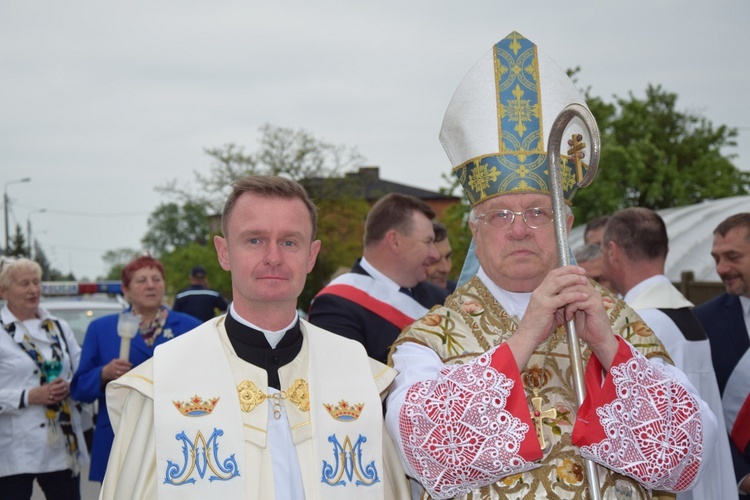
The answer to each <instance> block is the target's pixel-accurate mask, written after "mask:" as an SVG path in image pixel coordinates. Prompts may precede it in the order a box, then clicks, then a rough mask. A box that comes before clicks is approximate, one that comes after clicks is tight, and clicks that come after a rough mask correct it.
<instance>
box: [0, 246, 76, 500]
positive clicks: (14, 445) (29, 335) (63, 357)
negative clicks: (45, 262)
mask: <svg viewBox="0 0 750 500" xmlns="http://www.w3.org/2000/svg"><path fill="white" fill-rule="evenodd" d="M41 278H42V269H41V267H39V264H37V263H36V262H34V261H31V260H29V259H18V260H15V259H5V260H3V261H2V262H0V296H2V298H4V299H5V307H3V309H2V311H0V320H2V328H1V329H0V450H2V459H0V496H2V497H3V498H31V494H32V489H33V482H34V479H36V480H37V482H38V483H39V486H40V487H41V488H42V491H44V494H45V496H46V497H47V498H48V499H54V498H61V499H62V498H73V499H77V498H80V482H79V474H78V472H79V466H80V465H83V464H86V463H88V453H87V452H86V446H85V444H84V438H83V432H82V431H81V417H80V414H79V412H78V410H77V408H76V406H75V404H74V403H73V401H72V400H71V398H70V390H69V388H70V385H69V380H70V378H71V377H72V376H73V373H74V372H75V370H76V368H77V367H78V360H79V359H80V356H81V348H80V347H79V346H78V344H77V343H76V340H75V337H74V336H73V331H72V330H71V329H70V326H68V324H67V323H65V321H63V320H61V319H58V318H55V317H54V316H51V315H50V314H49V313H48V312H47V311H46V310H45V309H44V308H43V307H41V306H40V305H39V298H40V296H41V294H42V286H41Z"/></svg>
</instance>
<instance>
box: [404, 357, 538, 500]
mask: <svg viewBox="0 0 750 500" xmlns="http://www.w3.org/2000/svg"><path fill="white" fill-rule="evenodd" d="M493 356H494V358H495V359H493ZM508 356H509V357H510V360H508V359H506V358H507V357H508ZM508 361H511V362H512V363H510V364H511V365H512V366H513V367H515V362H514V361H512V354H511V353H510V349H508V348H507V346H501V347H500V348H499V349H497V350H495V351H490V352H488V353H486V354H484V355H482V356H480V357H478V358H476V359H475V360H473V361H472V362H470V363H467V364H465V365H454V366H450V367H445V368H443V369H442V370H441V371H440V375H439V377H438V379H437V380H426V381H423V382H419V383H416V384H414V385H412V386H411V387H410V388H409V389H408V391H407V393H406V397H405V400H404V404H403V406H402V408H401V412H400V415H399V431H400V434H401V440H402V446H403V451H404V455H405V458H406V460H407V462H408V464H409V466H410V468H411V469H412V470H413V471H414V473H415V474H416V475H417V479H418V480H419V481H420V482H421V483H422V485H423V486H424V487H425V488H426V489H427V491H428V492H429V493H430V495H431V496H433V497H434V498H450V497H454V496H461V495H463V494H465V493H467V492H469V491H471V490H473V489H476V488H479V487H482V486H484V485H487V484H491V483H494V482H496V481H497V480H498V479H500V478H502V477H505V476H508V475H511V474H517V473H519V472H524V471H527V470H530V469H533V468H535V467H536V465H535V464H534V463H532V462H530V461H529V460H534V459H537V458H540V457H541V449H540V448H539V445H538V442H537V441H536V437H535V434H534V432H530V429H531V427H530V418H525V419H522V418H518V417H516V416H514V413H516V414H520V415H529V411H528V407H527V404H526V400H525V397H524V393H523V388H522V387H520V390H514V386H515V385H516V383H515V380H514V379H513V378H509V377H508V376H506V374H504V373H501V372H500V371H498V370H497V369H496V368H495V366H506V365H507V363H508ZM515 370H516V372H517V368H516V369H515ZM516 375H517V373H516ZM518 385H519V386H520V384H518ZM519 397H520V401H518V398H519ZM517 404H520V405H521V407H522V409H523V411H520V412H519V411H518V410H516V408H515V406H516V405H517ZM514 410H516V411H514ZM527 438H531V440H528V439H527ZM524 456H526V458H524Z"/></svg>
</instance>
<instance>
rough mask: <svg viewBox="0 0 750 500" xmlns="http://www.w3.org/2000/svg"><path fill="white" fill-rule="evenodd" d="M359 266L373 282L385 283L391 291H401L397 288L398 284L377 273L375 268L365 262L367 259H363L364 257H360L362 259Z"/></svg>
mask: <svg viewBox="0 0 750 500" xmlns="http://www.w3.org/2000/svg"><path fill="white" fill-rule="evenodd" d="M359 265H360V266H361V267H362V269H364V270H365V271H366V272H367V274H369V275H370V277H371V278H372V279H374V280H375V281H379V282H380V283H385V284H386V285H388V286H389V287H393V290H394V291H396V292H398V291H399V290H400V289H401V287H400V286H399V284H398V283H396V282H395V281H393V280H392V279H391V278H389V277H388V276H386V275H385V274H383V273H381V272H380V271H378V270H377V269H375V267H373V265H372V264H370V263H369V262H367V259H365V258H364V257H362V259H360V261H359Z"/></svg>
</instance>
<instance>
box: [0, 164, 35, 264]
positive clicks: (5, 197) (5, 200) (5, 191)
mask: <svg viewBox="0 0 750 500" xmlns="http://www.w3.org/2000/svg"><path fill="white" fill-rule="evenodd" d="M30 181H31V177H24V178H23V179H16V180H13V181H8V182H6V183H5V185H4V186H3V207H4V209H5V248H4V252H3V253H4V254H7V253H8V242H9V240H10V238H9V236H8V207H9V205H10V199H9V198H8V186H9V185H11V184H20V183H21V182H30Z"/></svg>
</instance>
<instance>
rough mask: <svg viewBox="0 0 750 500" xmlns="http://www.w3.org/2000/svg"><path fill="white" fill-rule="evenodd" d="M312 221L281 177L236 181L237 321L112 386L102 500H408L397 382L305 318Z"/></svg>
mask: <svg viewBox="0 0 750 500" xmlns="http://www.w3.org/2000/svg"><path fill="white" fill-rule="evenodd" d="M316 225H317V211H316V208H315V206H314V205H313V203H312V201H311V200H310V198H309V197H308V196H307V193H306V192H305V191H304V189H303V188H302V187H301V186H300V185H299V184H298V183H296V182H294V181H290V180H288V179H283V178H280V177H271V176H249V177H245V178H243V179H240V180H238V181H236V182H235V183H234V186H233V191H232V194H231V195H230V196H229V198H228V200H227V202H226V205H225V207H224V211H223V213H222V233H223V236H216V237H215V245H216V251H217V254H218V258H219V262H220V264H221V266H222V268H223V269H225V270H227V271H230V272H231V274H232V295H233V302H232V304H231V307H230V309H229V312H228V313H227V314H226V315H224V316H221V317H218V318H216V319H213V320H211V321H208V322H206V323H204V324H203V325H201V326H200V327H198V328H196V329H195V330H193V331H191V332H189V333H187V334H184V335H183V336H182V337H180V338H178V339H175V340H174V341H172V342H170V343H169V344H165V345H164V348H158V349H157V350H156V352H155V355H154V358H153V360H152V361H149V362H147V363H144V364H142V365H140V366H139V367H137V368H136V369H134V370H132V371H130V372H129V373H127V374H126V375H124V376H123V377H121V378H120V379H118V380H115V381H113V382H112V383H110V385H109V386H108V387H107V401H108V407H109V411H110V416H111V419H112V424H113V427H114V429H115V442H114V446H113V447H112V453H111V455H110V460H109V465H108V469H107V474H106V476H105V479H104V483H103V485H102V492H101V497H102V498H156V497H157V496H158V498H160V499H163V498H180V499H185V498H227V499H229V498H263V499H265V498H295V499H297V498H405V497H407V496H408V491H407V490H408V486H407V484H406V479H405V477H404V473H403V470H402V468H401V465H400V462H399V459H398V456H397V454H396V452H395V449H394V447H393V444H392V442H391V441H390V438H389V437H388V434H387V433H386V432H384V430H383V417H382V406H381V396H384V394H385V391H386V389H387V388H388V386H389V385H390V383H391V381H392V380H393V378H394V376H395V372H394V370H392V369H390V368H388V367H386V366H385V365H382V364H381V363H378V362H376V361H373V360H371V359H369V358H368V357H367V355H366V353H365V351H364V348H363V347H362V346H361V345H360V344H359V343H357V342H354V341H351V340H348V339H344V338H342V337H340V336H338V335H334V334H331V333H329V332H327V331H325V330H322V329H320V328H317V327H314V326H313V325H310V324H309V323H307V322H305V321H303V320H301V319H300V318H299V317H298V314H297V298H298V296H299V294H300V292H301V291H302V289H303V287H304V284H305V278H306V276H307V274H308V273H309V272H310V270H312V268H313V265H314V264H315V260H316V257H317V255H318V251H319V249H320V241H318V240H315V232H316Z"/></svg>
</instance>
